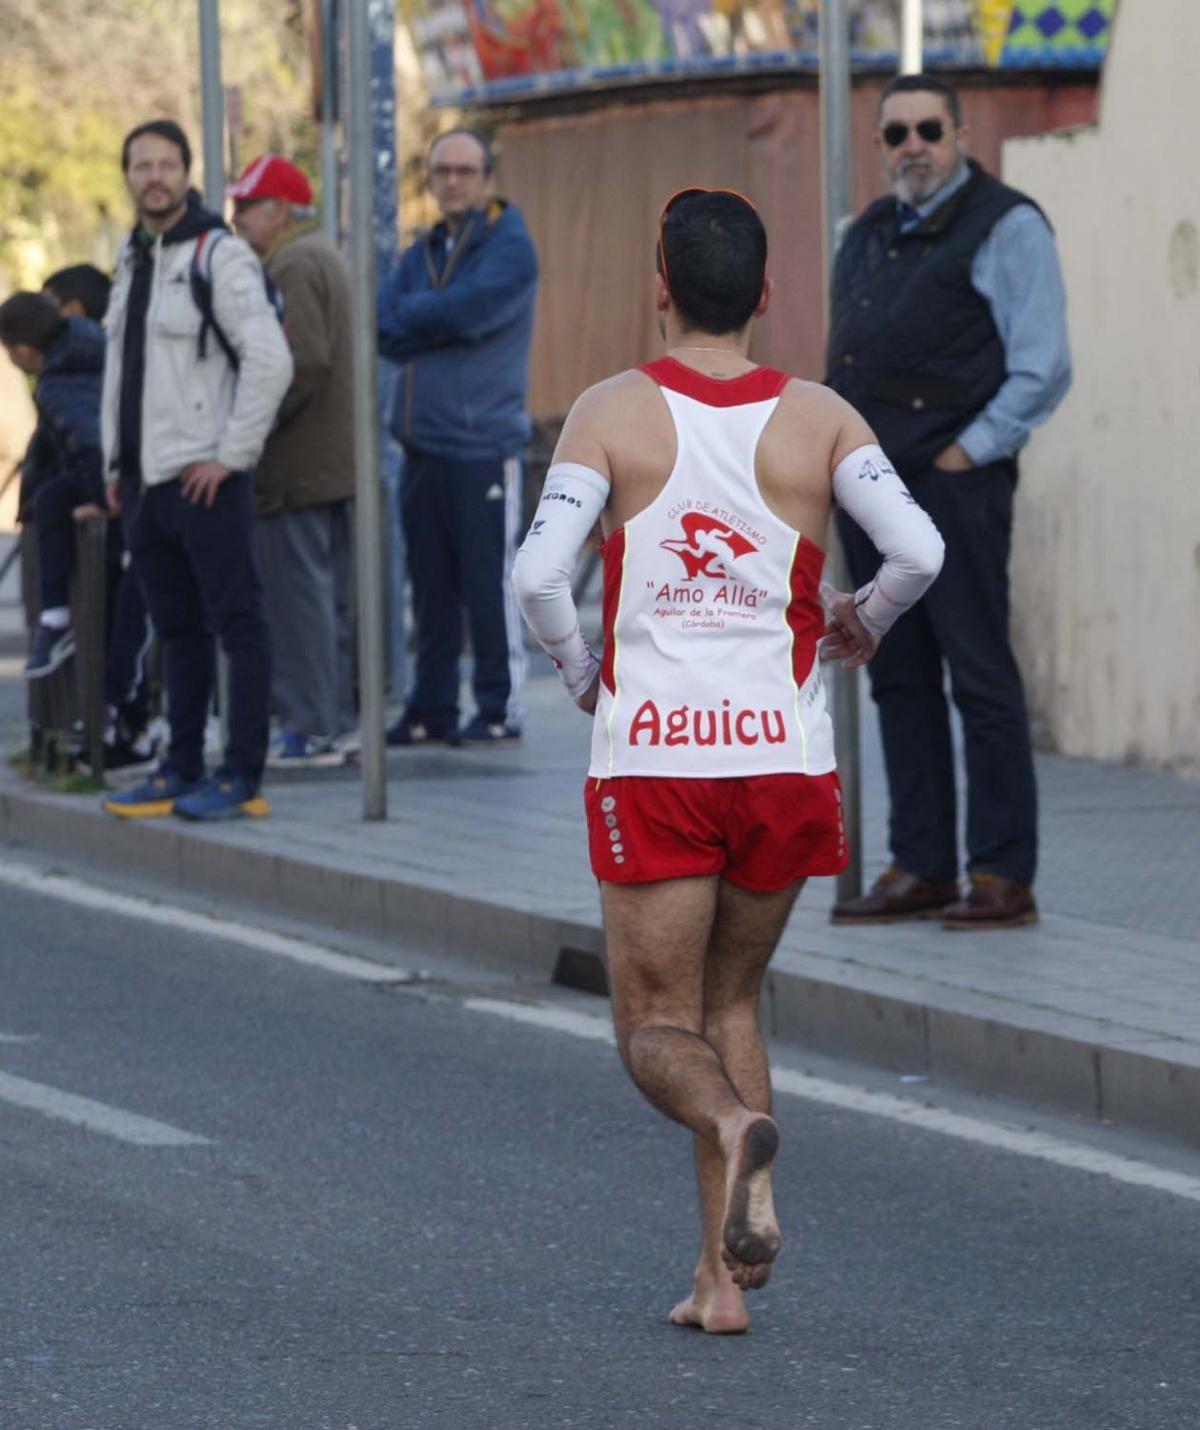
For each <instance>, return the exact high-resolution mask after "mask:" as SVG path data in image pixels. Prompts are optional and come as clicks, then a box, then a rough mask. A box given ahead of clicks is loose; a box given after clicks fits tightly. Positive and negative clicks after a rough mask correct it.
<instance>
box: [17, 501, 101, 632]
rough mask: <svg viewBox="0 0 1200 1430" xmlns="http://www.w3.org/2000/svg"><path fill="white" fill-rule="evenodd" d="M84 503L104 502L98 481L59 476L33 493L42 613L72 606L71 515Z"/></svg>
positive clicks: (72, 520)
mask: <svg viewBox="0 0 1200 1430" xmlns="http://www.w3.org/2000/svg"><path fill="white" fill-rule="evenodd" d="M87 502H95V503H96V505H98V506H101V505H103V503H104V492H103V489H102V488H101V486H100V484H99V482H96V483H90V482H88V481H87V480H86V478H83V477H78V476H73V475H67V474H64V475H61V476H57V477H51V478H50V479H49V480H48V481H44V482H42V483H40V484H39V486H38V487H37V490H36V491H35V492H34V494H33V522H34V528H35V530H36V531H37V551H38V585H39V588H40V591H39V594H40V597H41V602H42V610H43V611H45V610H47V609H49V608H51V607H54V606H69V605H70V604H71V570H72V568H73V567H74V565H75V518H74V517H73V516H72V515H71V513H72V512H73V511H74V510H75V508H76V507H77V506H83V505H85V504H86V503H87Z"/></svg>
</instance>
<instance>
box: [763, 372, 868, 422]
mask: <svg viewBox="0 0 1200 1430" xmlns="http://www.w3.org/2000/svg"><path fill="white" fill-rule="evenodd" d="M779 415H780V416H781V417H782V418H783V420H784V422H785V423H786V424H787V425H788V426H791V425H792V424H794V423H795V424H799V425H801V426H803V427H804V429H805V430H806V431H808V432H810V433H815V432H817V431H827V432H829V433H830V435H831V436H832V435H833V434H836V433H838V432H841V431H842V430H843V429H845V428H847V427H849V426H852V425H856V424H858V423H861V421H862V418H861V417H860V416H859V414H858V412H857V411H856V410H855V409H854V408H853V407H852V406H851V405H850V404H849V403H848V402H847V401H846V399H845V398H844V397H839V396H838V394H837V393H836V392H834V390H833V389H832V388H831V387H826V386H825V385H824V384H823V383H820V382H807V381H805V379H804V378H800V377H794V378H792V380H791V381H790V382H789V383H788V385H787V386H786V387H785V388H784V389H783V391H782V392H781V393H780V395H779Z"/></svg>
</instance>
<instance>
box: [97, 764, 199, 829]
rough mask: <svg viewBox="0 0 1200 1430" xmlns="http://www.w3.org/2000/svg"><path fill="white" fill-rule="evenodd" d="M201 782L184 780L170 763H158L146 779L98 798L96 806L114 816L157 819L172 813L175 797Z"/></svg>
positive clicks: (196, 787)
mask: <svg viewBox="0 0 1200 1430" xmlns="http://www.w3.org/2000/svg"><path fill="white" fill-rule="evenodd" d="M203 783H204V782H203V780H185V779H184V777H183V776H182V775H181V774H180V773H179V772H178V771H177V770H173V769H172V768H171V766H170V765H160V766H159V767H158V769H157V770H155V772H154V773H153V774H152V775H151V776H150V777H149V779H144V780H140V781H139V782H138V783H137V784H135V785H131V786H130V787H129V788H128V789H125V790H121V792H120V793H119V794H110V795H108V796H107V797H106V798H105V799H102V800H101V801H100V808H101V809H102V810H104V812H105V813H106V814H115V815H116V816H117V818H118V819H157V818H159V817H160V816H161V815H164V814H171V813H173V812H174V809H175V801H176V800H178V799H180V798H181V797H183V796H184V795H189V794H191V793H192V792H193V791H194V790H197V789H199V788H200V787H201V785H202V784H203Z"/></svg>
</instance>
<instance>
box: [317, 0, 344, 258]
mask: <svg viewBox="0 0 1200 1430" xmlns="http://www.w3.org/2000/svg"><path fill="white" fill-rule="evenodd" d="M339 8H340V7H339V6H338V3H337V0H321V227H322V228H323V229H324V231H325V236H326V237H327V238H328V239H329V241H330V243H333V244H336V243H337V241H338V239H339V237H340V236H341V232H340V231H341V223H340V212H339V208H340V205H339V198H340V190H341V176H340V175H339V173H338V156H337V122H338V98H339V96H338V77H339V73H340V67H339V65H338V36H339V35H340V34H341V27H340V25H339V24H338V10H339Z"/></svg>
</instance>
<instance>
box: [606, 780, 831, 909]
mask: <svg viewBox="0 0 1200 1430" xmlns="http://www.w3.org/2000/svg"><path fill="white" fill-rule="evenodd" d="M583 802H584V807H585V809H586V810H587V822H588V846H589V851H590V853H591V859H592V872H593V873H594V874H595V876H596V878H597V879H602V880H604V881H605V882H606V883H610V884H647V883H650V882H652V881H654V880H656V879H686V878H691V877H694V876H696V875H703V874H720V875H721V876H722V878H725V879H728V880H729V882H730V883H731V884H737V885H738V886H739V887H741V888H743V889H752V890H754V891H755V892H757V893H772V892H774V891H775V890H777V889H786V888H787V886H788V885H789V884H794V883H795V882H796V880H797V879H804V878H809V877H820V876H822V875H827V874H840V873H841V871H842V870H843V869H844V868H845V867H846V862H847V859H848V857H849V855H848V852H847V848H846V830H845V825H844V823H843V820H842V786H841V783H840V781H839V780H838V777H837V775H836V774H834V773H830V774H827V775H755V776H751V777H749V778H744V779H658V778H652V777H648V776H642V775H639V776H632V775H627V776H624V777H622V778H619V779H608V780H604V779H595V778H589V779H588V781H587V783H586V784H585V785H584V790H583Z"/></svg>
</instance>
